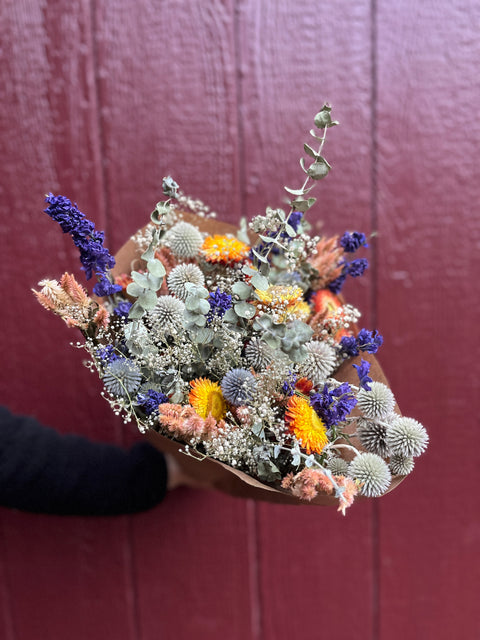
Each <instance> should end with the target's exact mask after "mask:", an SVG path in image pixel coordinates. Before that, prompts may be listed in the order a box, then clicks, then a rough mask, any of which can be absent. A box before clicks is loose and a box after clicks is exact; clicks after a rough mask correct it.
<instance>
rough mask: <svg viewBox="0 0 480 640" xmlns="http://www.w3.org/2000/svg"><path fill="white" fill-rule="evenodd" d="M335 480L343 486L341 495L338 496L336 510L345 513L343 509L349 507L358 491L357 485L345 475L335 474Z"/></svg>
mask: <svg viewBox="0 0 480 640" xmlns="http://www.w3.org/2000/svg"><path fill="white" fill-rule="evenodd" d="M335 482H336V483H337V484H338V485H339V486H340V487H342V488H343V493H342V497H341V498H340V501H339V505H338V511H341V512H342V514H343V515H345V509H347V508H348V507H350V506H351V505H352V504H353V501H354V500H355V496H356V495H357V493H358V485H357V484H356V482H354V481H353V480H352V479H351V478H347V477H346V476H335Z"/></svg>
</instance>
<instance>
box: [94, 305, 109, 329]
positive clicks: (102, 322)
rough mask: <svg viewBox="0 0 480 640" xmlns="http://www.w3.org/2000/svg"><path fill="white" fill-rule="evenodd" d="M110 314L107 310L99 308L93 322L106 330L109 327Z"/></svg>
mask: <svg viewBox="0 0 480 640" xmlns="http://www.w3.org/2000/svg"><path fill="white" fill-rule="evenodd" d="M109 317H110V314H109V313H108V311H107V310H106V309H105V307H99V309H98V311H97V313H96V314H95V316H94V318H93V322H94V323H95V324H96V325H97V326H98V327H102V329H106V328H107V327H108V319H109Z"/></svg>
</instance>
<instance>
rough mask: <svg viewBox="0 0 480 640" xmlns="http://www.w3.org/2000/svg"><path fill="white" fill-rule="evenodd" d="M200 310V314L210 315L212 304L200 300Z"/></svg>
mask: <svg viewBox="0 0 480 640" xmlns="http://www.w3.org/2000/svg"><path fill="white" fill-rule="evenodd" d="M198 310H199V311H200V313H208V312H209V311H210V303H209V302H208V300H202V299H200V300H198Z"/></svg>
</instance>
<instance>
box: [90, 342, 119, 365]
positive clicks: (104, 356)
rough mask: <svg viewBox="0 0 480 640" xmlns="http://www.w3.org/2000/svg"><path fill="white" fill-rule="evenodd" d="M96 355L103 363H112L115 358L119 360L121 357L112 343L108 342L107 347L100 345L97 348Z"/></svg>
mask: <svg viewBox="0 0 480 640" xmlns="http://www.w3.org/2000/svg"><path fill="white" fill-rule="evenodd" d="M95 357H97V358H98V359H99V360H101V361H102V362H103V364H110V362H113V361H114V360H118V358H119V357H120V356H119V355H118V354H117V353H116V352H115V349H114V347H113V345H111V344H107V346H106V347H100V348H99V349H96V350H95Z"/></svg>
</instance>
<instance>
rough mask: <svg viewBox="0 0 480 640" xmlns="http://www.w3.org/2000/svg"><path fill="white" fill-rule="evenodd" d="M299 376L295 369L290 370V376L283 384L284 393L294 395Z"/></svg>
mask: <svg viewBox="0 0 480 640" xmlns="http://www.w3.org/2000/svg"><path fill="white" fill-rule="evenodd" d="M297 380H298V376H297V374H296V373H294V372H293V371H289V372H288V376H287V378H286V379H285V381H284V383H283V385H282V393H284V394H285V395H286V396H293V394H294V393H295V385H296V384H297Z"/></svg>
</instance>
